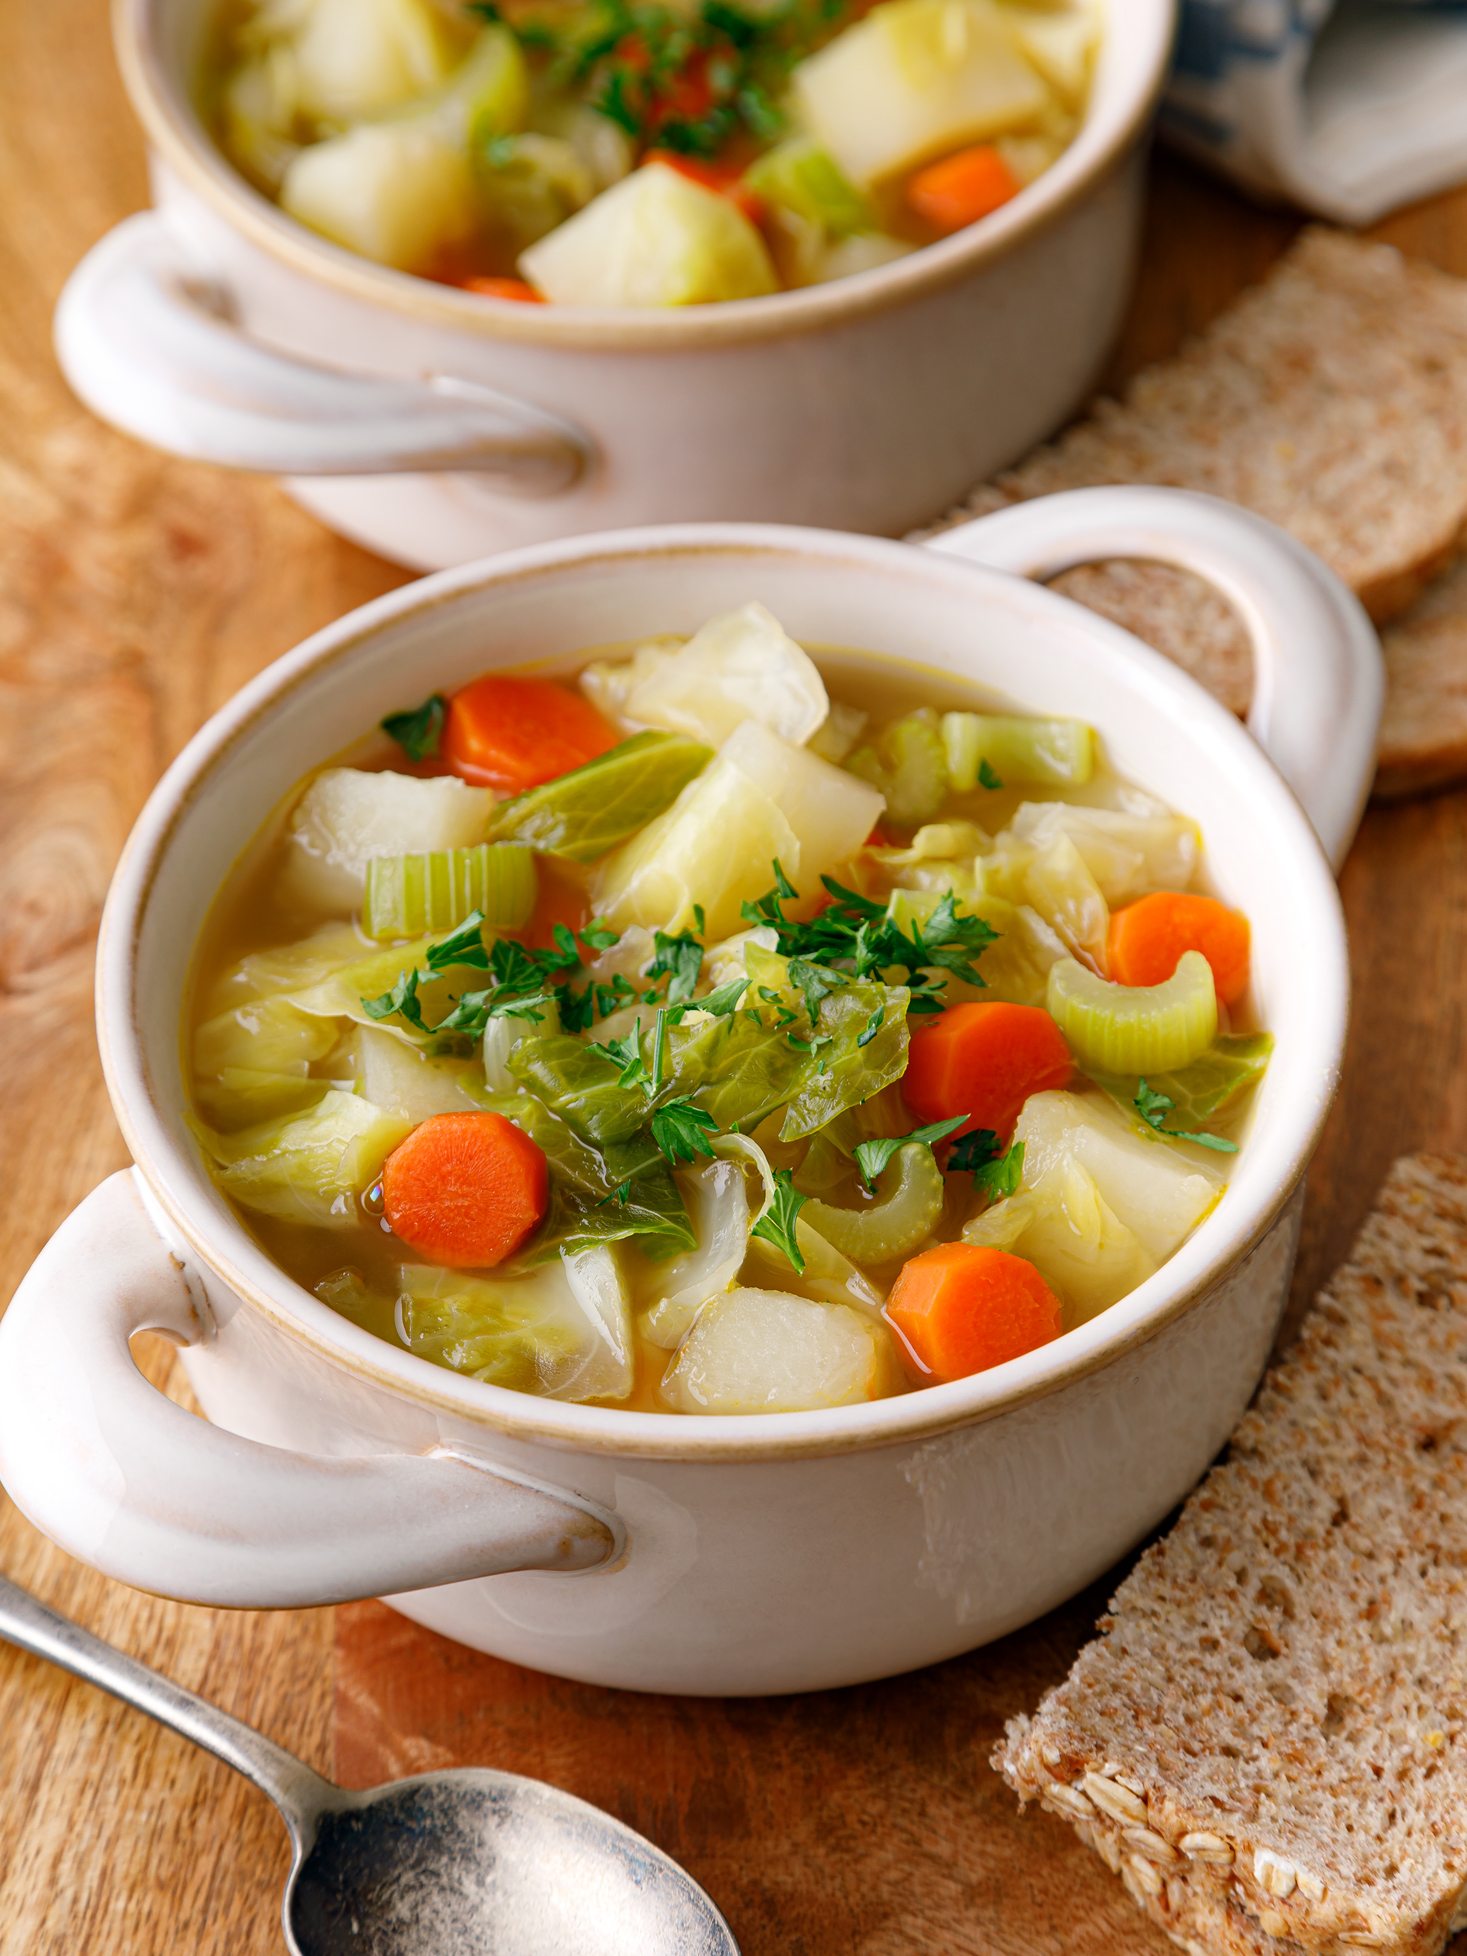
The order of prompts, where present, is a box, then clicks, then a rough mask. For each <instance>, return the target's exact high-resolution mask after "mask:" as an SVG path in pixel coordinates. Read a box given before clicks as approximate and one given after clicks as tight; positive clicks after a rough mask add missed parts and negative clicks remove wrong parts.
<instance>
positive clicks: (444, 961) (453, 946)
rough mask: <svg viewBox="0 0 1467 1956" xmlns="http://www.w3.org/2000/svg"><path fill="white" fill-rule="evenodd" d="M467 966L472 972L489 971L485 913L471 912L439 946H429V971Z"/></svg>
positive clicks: (480, 911)
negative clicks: (485, 937) (485, 939)
mask: <svg viewBox="0 0 1467 1956" xmlns="http://www.w3.org/2000/svg"><path fill="white" fill-rule="evenodd" d="M456 964H458V965H467V966H468V967H469V968H470V969H471V970H475V971H487V970H488V969H489V952H488V948H487V947H486V945H485V943H484V913H483V911H482V910H474V911H471V912H470V914H469V915H468V916H467V917H465V918H464V920H463V922H462V923H461V924H460V925H459V927H458V929H457V930H456V931H454V932H453V933H452V934H451V935H450V936H448V937H445V938H443V939H442V940H441V941H440V942H439V943H437V944H430V945H429V946H428V969H429V970H430V971H447V970H448V969H449V967H450V966H451V965H456Z"/></svg>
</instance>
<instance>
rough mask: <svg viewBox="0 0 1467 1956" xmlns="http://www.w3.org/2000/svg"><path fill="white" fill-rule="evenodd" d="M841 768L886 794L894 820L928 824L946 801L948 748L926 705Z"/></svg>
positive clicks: (887, 810)
mask: <svg viewBox="0 0 1467 1956" xmlns="http://www.w3.org/2000/svg"><path fill="white" fill-rule="evenodd" d="M845 765H846V767H847V769H848V770H849V772H850V773H852V774H855V775H858V776H859V777H860V779H861V780H863V781H869V782H870V783H871V786H872V787H873V788H876V789H878V790H879V791H880V792H881V793H882V794H883V795H885V797H886V812H887V814H888V815H890V816H891V818H892V820H893V821H894V822H930V821H932V820H933V819H934V818H935V816H936V815H937V813H938V811H939V809H940V808H941V807H942V804H943V802H944V801H945V800H946V799H947V789H948V779H947V749H946V748H945V747H944V746H943V743H942V734H941V732H940V729H939V722H938V717H937V715H936V713H935V712H934V711H933V710H932V708H931V707H927V706H924V707H921V708H920V709H919V710H918V711H917V712H916V713H909V714H907V716H906V717H905V719H902V720H896V721H894V722H893V723H892V725H891V726H889V727H888V728H887V729H886V731H885V732H884V733H882V734H881V735H879V736H878V738H877V739H876V741H875V742H874V743H873V744H872V745H871V746H869V747H858V748H857V749H856V751H855V753H854V754H852V755H851V757H850V759H849V760H848V761H847V762H846V764H845Z"/></svg>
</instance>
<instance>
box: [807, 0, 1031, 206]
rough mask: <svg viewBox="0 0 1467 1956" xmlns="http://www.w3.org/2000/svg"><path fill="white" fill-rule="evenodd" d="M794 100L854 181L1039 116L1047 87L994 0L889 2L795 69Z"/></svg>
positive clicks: (885, 173) (901, 167) (908, 165)
mask: <svg viewBox="0 0 1467 1956" xmlns="http://www.w3.org/2000/svg"><path fill="white" fill-rule="evenodd" d="M794 95H795V100H796V102H797V103H798V105H799V108H800V110H801V111H802V113H803V116H804V119H805V121H806V122H807V123H808V124H809V126H810V128H811V129H812V130H813V132H814V133H815V135H816V136H817V137H818V138H819V140H820V141H821V143H822V144H823V145H824V147H825V148H826V149H827V150H828V151H829V152H830V154H831V155H832V156H833V157H834V158H835V160H836V162H837V163H838V164H839V165H840V167H841V169H842V170H844V171H845V173H846V175H847V176H848V177H849V178H850V179H851V181H852V182H853V183H856V184H861V185H864V184H869V183H874V182H876V181H878V180H879V179H881V178H883V177H890V176H894V175H896V174H897V173H898V172H899V171H902V170H910V169H913V168H915V167H916V165H917V164H919V163H923V162H926V161H927V159H928V158H929V157H933V156H941V155H943V154H945V153H946V152H947V151H949V150H955V149H961V148H962V147H963V145H964V144H966V143H976V142H981V141H983V140H984V139H985V138H987V137H990V136H996V135H999V134H1000V133H1001V132H1002V131H1004V130H1007V129H1016V128H1018V127H1020V126H1021V125H1022V124H1027V123H1032V122H1034V121H1035V120H1036V119H1037V118H1040V117H1042V115H1043V114H1044V111H1045V110H1046V109H1047V108H1048V107H1049V106H1050V103H1051V100H1052V98H1051V95H1050V91H1049V87H1048V85H1047V84H1046V83H1045V81H1044V80H1043V79H1042V77H1041V76H1040V75H1039V74H1038V73H1036V71H1035V69H1034V67H1033V66H1032V65H1031V63H1030V61H1029V60H1028V58H1027V56H1026V55H1025V53H1024V51H1023V48H1022V47H1021V45H1020V43H1019V38H1018V35H1017V34H1016V33H1015V31H1014V27H1013V24H1012V21H1011V19H1010V18H1009V16H1008V15H1007V13H1006V12H1005V11H1004V10H1003V9H1002V8H1000V7H997V6H995V5H993V4H992V0H890V4H888V5H886V6H879V7H874V8H873V9H872V11H871V12H870V13H869V14H868V15H867V16H866V18H865V19H864V20H862V21H859V22H857V24H856V25H855V26H854V27H848V28H846V30H845V32H844V33H841V34H837V35H836V37H835V38H834V40H832V41H830V42H829V43H827V45H826V46H825V47H823V48H822V49H821V50H820V52H819V53H818V54H814V55H811V56H810V58H809V59H808V60H806V61H802V62H801V63H800V65H799V66H798V67H797V68H796V69H795V72H794Z"/></svg>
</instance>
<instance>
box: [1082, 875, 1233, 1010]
mask: <svg viewBox="0 0 1467 1956" xmlns="http://www.w3.org/2000/svg"><path fill="white" fill-rule="evenodd" d="M1184 951H1200V952H1201V953H1202V955H1203V957H1204V958H1206V960H1207V962H1208V963H1209V964H1210V965H1211V966H1212V980H1213V983H1214V984H1215V985H1216V986H1217V995H1218V997H1219V998H1220V999H1221V1000H1222V1002H1223V1004H1224V1005H1234V1004H1236V1003H1237V1001H1238V1000H1239V999H1240V998H1241V997H1242V996H1243V994H1244V992H1245V991H1246V990H1247V989H1248V919H1247V918H1246V917H1245V916H1244V915H1243V914H1242V912H1241V911H1238V910H1229V908H1228V906H1227V905H1226V904H1225V903H1219V902H1218V900H1217V898H1216V897H1205V896H1189V895H1187V894H1186V893H1185V892H1183V891H1181V890H1155V891H1153V892H1152V894H1151V895H1150V896H1144V897H1140V898H1138V899H1137V901H1136V902H1135V903H1128V904H1127V905H1126V906H1125V908H1124V909H1123V910H1117V911H1116V912H1115V913H1114V914H1113V915H1112V917H1111V920H1110V930H1109V931H1108V933H1107V935H1106V940H1105V955H1106V966H1107V970H1108V971H1109V974H1110V976H1111V977H1112V978H1113V979H1114V980H1115V982H1116V983H1117V984H1118V985H1164V984H1165V983H1166V981H1167V979H1168V978H1170V977H1171V975H1172V973H1173V972H1174V971H1175V970H1176V968H1177V964H1178V961H1179V960H1180V958H1181V956H1182V954H1183V952H1184Z"/></svg>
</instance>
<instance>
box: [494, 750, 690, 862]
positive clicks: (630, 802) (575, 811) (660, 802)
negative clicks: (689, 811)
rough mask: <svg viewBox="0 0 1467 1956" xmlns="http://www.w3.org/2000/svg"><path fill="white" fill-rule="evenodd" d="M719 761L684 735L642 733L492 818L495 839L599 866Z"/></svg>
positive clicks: (506, 804)
mask: <svg viewBox="0 0 1467 1956" xmlns="http://www.w3.org/2000/svg"><path fill="white" fill-rule="evenodd" d="M712 759H713V751H712V749H711V748H708V747H705V746H703V744H702V743H701V742H700V741H696V740H690V739H689V738H688V737H687V735H686V734H676V733H640V734H634V735H633V737H632V738H631V739H630V740H624V741H622V743H621V745H620V746H619V747H613V748H612V749H611V751H610V752H609V753H606V754H601V755H598V756H597V758H596V759H595V760H594V761H588V762H587V763H586V765H585V766H584V767H578V768H574V769H572V771H571V772H570V773H569V774H562V775H561V776H560V777H559V778H558V779H557V780H554V781H547V782H546V783H545V784H544V786H543V787H540V788H531V789H530V791H529V792H528V794H523V795H516V796H515V798H514V800H513V801H507V802H503V803H502V804H501V805H500V806H499V807H498V808H497V809H496V810H495V812H494V820H493V825H492V828H491V834H492V835H493V836H494V837H495V839H496V840H497V841H500V842H520V843H524V844H527V845H528V846H529V847H530V848H531V849H539V850H542V851H543V852H544V853H545V854H546V855H551V856H564V857H566V858H568V859H569V861H571V862H575V863H589V862H594V861H595V860H596V858H597V857H598V856H604V855H605V854H606V853H607V851H608V850H609V849H614V848H615V847H616V845H617V843H618V842H624V841H625V840H626V838H627V837H628V836H629V835H635V834H636V832H637V830H638V829H643V828H645V827H646V826H647V824H648V823H649V822H650V821H653V820H654V819H655V818H656V817H657V816H659V815H660V814H661V813H662V812H663V810H664V809H667V808H670V807H671V806H672V804H673V803H674V802H675V801H676V800H677V798H678V796H679V795H680V794H681V793H682V791H683V789H684V788H686V787H687V785H688V783H689V782H690V781H692V780H693V779H694V778H695V777H696V776H697V775H700V774H701V773H702V772H703V770H704V768H705V767H707V765H708V763H709V762H710V761H711V760H712Z"/></svg>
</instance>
